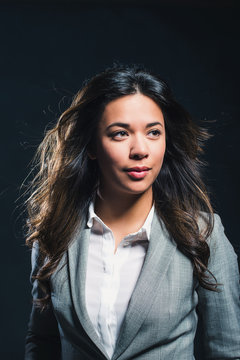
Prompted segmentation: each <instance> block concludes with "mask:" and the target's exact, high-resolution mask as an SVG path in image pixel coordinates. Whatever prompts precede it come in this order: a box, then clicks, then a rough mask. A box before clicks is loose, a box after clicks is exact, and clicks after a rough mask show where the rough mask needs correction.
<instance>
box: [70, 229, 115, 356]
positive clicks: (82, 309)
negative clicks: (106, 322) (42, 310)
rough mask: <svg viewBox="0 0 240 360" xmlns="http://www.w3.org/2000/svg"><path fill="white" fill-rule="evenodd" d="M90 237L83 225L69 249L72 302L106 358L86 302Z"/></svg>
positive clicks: (88, 230) (89, 333)
mask: <svg viewBox="0 0 240 360" xmlns="http://www.w3.org/2000/svg"><path fill="white" fill-rule="evenodd" d="M89 237H90V229H88V228H86V227H85V226H83V225H81V226H80V227H79V230H78V231H77V232H76V234H75V236H74V239H73V242H72V244H71V245H70V247H69V249H68V264H69V277H70V288H71V295H72V302H73V306H74V309H75V312H76V314H77V317H78V319H79V320H80V322H81V325H82V327H83V328H84V330H85V332H86V333H87V335H88V336H89V338H90V339H91V340H92V341H93V342H94V343H95V345H96V346H97V347H98V348H99V349H100V350H101V352H102V353H103V354H104V355H105V356H106V358H108V359H109V357H108V355H107V354H106V352H105V349H104V347H103V346H102V344H101V342H100V340H99V337H98V335H97V333H96V332H95V330H94V327H93V325H92V322H91V320H90V318H89V316H88V313H87V309H86V303H85V280H86V270H87V259H88V244H89Z"/></svg>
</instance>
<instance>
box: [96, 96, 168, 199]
mask: <svg viewBox="0 0 240 360" xmlns="http://www.w3.org/2000/svg"><path fill="white" fill-rule="evenodd" d="M165 147H166V141H165V126H164V118H163V114H162V111H161V110H160V108H159V106H158V105H157V104H156V103H155V102H154V101H153V100H152V99H150V98H149V97H147V96H145V95H143V94H134V95H127V96H124V97H121V98H118V99H116V100H114V101H111V102H110V103H109V104H108V105H107V106H106V107H105V110H104V112H103V115H102V118H101V120H100V122H99V128H98V134H97V141H96V148H95V153H94V156H95V157H96V159H97V161H98V165H99V168H100V173H101V174H100V187H101V190H102V191H103V194H104V192H105V191H110V192H111V193H114V194H119V193H120V194H126V193H127V194H141V193H144V192H146V191H148V190H149V189H151V188H152V184H153V182H154V180H155V179H156V177H157V175H158V174H159V171H160V170H161V166H162V163H163V158H164V153H165Z"/></svg>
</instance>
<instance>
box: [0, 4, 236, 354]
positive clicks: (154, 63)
mask: <svg viewBox="0 0 240 360" xmlns="http://www.w3.org/2000/svg"><path fill="white" fill-rule="evenodd" d="M0 38H1V42H0V46H1V48H0V54H1V55H0V73H1V76H0V79H1V82H0V83H1V85H0V86H1V92H0V94H1V95H0V102H1V120H0V121H1V135H0V136H1V152H0V154H1V164H2V171H1V175H0V179H1V184H0V186H1V187H0V200H1V220H2V223H1V230H2V233H1V242H2V246H1V249H2V251H1V266H2V269H1V274H2V276H1V311H2V314H1V321H0V324H1V333H0V342H1V347H0V357H1V358H2V359H5V360H6V359H11V360H14V359H22V358H23V348H24V336H25V332H26V326H27V322H28V317H29V311H30V307H31V296H30V284H29V273H30V252H29V250H28V249H27V248H26V247H25V246H24V237H23V235H22V232H21V225H22V217H21V210H22V209H21V208H20V207H19V205H20V204H21V202H22V200H21V199H19V200H18V201H17V202H16V200H17V199H18V198H19V196H20V195H21V194H22V193H23V190H24V188H23V190H22V191H21V190H20V186H21V183H22V182H23V181H24V179H25V177H26V176H27V174H28V172H29V171H30V169H31V167H30V165H29V163H30V160H31V159H32V157H33V154H34V151H35V150H36V146H37V145H38V144H39V142H40V141H41V139H42V137H43V132H44V130H45V128H46V126H47V124H48V123H49V122H54V121H55V120H56V119H57V117H58V116H59V114H60V113H61V112H62V111H63V110H64V109H65V108H66V107H67V106H68V105H69V104H70V101H71V97H72V96H73V94H74V93H75V92H76V91H77V90H78V89H79V88H80V87H81V85H82V83H83V81H84V80H85V79H87V78H90V77H91V76H93V75H95V74H96V73H98V72H100V71H102V70H104V68H106V67H108V66H111V65H112V64H113V62H120V63H140V64H143V65H145V66H146V67H147V68H149V69H150V70H153V71H154V72H157V73H159V74H161V76H162V77H163V78H164V79H165V80H167V81H168V82H169V84H170V85H171V87H172V89H173V91H174V93H175V95H176V98H177V99H178V101H179V102H180V103H182V104H183V105H184V106H185V107H186V108H187V109H188V110H189V112H190V113H191V114H192V115H193V117H194V118H196V119H197V121H198V120H204V119H205V120H211V121H212V120H215V122H211V123H209V124H208V127H209V128H210V131H211V132H212V133H213V134H214V135H215V136H214V137H213V138H212V139H211V140H210V141H209V142H208V146H207V149H206V156H205V159H206V160H207V161H208V163H209V167H208V171H207V173H206V178H207V183H208V185H209V186H210V191H211V197H212V200H213V203H214V206H215V209H216V211H217V212H218V213H219V214H220V216H221V218H222V221H223V224H224V226H225V229H226V233H227V235H228V237H229V239H230V241H231V242H232V244H233V245H234V247H235V250H236V252H237V253H238V254H239V251H240V250H239V239H238V233H239V229H238V225H239V209H238V206H239V205H238V204H239V189H238V186H239V161H238V157H239V143H240V136H239V135H240V126H239V104H238V100H239V92H238V88H239V61H240V56H239V6H238V5H237V2H234V1H229V0H228V1H220V0H219V1H192V2H191V1H156V2H154V1H148V2H141V1H138V2H134V1H111V2H108V1H90V0H89V1H88V2H84V1H82V2H81V1H78V2H77V1H75V2H70V1H65V2H64V1H59V2H53V1H50V0H49V1H48V2H45V1H42V2H38V1H34V2H31V1H29V2H23V1H18V2H11V1H10V2H0Z"/></svg>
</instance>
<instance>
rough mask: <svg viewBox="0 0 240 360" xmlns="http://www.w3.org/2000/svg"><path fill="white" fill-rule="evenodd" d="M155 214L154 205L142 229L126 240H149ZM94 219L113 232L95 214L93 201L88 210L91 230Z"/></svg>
mask: <svg viewBox="0 0 240 360" xmlns="http://www.w3.org/2000/svg"><path fill="white" fill-rule="evenodd" d="M153 214H154V205H153V206H152V208H151V210H150V212H149V213H148V216H147V218H146V220H145V222H144V224H143V226H142V227H141V229H139V230H138V231H137V232H135V233H131V234H129V235H127V236H126V238H128V240H130V239H131V238H135V237H137V238H138V240H149V239H150V232H151V225H152V219H153ZM94 219H95V220H96V221H97V222H98V223H100V224H101V225H102V226H103V227H105V228H106V229H108V230H111V229H110V228H109V227H108V226H107V225H105V224H104V222H103V221H102V220H101V219H100V218H99V217H98V216H97V214H96V213H95V211H94V202H93V201H92V202H91V203H90V206H89V209H88V221H87V226H88V227H89V228H92V227H93V225H94Z"/></svg>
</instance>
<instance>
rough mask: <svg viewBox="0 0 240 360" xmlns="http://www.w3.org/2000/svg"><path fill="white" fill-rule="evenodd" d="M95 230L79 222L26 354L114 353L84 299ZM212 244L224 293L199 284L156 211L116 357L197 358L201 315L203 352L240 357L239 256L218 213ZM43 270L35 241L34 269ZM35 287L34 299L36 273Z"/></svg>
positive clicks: (91, 357) (92, 358)
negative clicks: (90, 243)
mask: <svg viewBox="0 0 240 360" xmlns="http://www.w3.org/2000/svg"><path fill="white" fill-rule="evenodd" d="M89 234H90V230H89V229H87V228H85V227H80V228H79V230H78V231H77V233H76V234H75V236H74V238H73V241H72V243H71V245H70V247H69V249H68V251H67V252H66V254H65V255H64V257H63V258H62V260H61V262H60V264H59V267H58V270H57V271H56V272H55V273H54V275H53V276H52V278H51V281H50V291H51V305H50V306H49V308H48V310H47V311H44V312H42V313H41V312H40V311H39V310H38V309H37V308H36V307H35V306H33V309H32V313H31V316H30V322H29V328H28V335H27V338H26V351H25V360H33V359H35V360H36V359H40V360H47V359H51V360H54V359H62V360H80V359H83V360H96V359H105V360H106V359H109V357H108V355H107V354H106V352H105V350H104V347H103V345H102V344H101V342H100V340H99V338H98V336H97V334H96V332H95V330H94V328H93V326H92V323H91V321H90V319H89V316H88V314H87V310H86V304H85V277H86V265H87V254H88V239H89ZM209 246H210V250H211V258H210V262H209V269H210V271H211V272H212V273H213V274H214V275H215V277H216V278H217V281H218V283H221V284H222V286H221V292H219V293H216V292H212V291H208V290H205V289H203V288H201V287H200V286H199V284H198V281H197V279H196V277H195V276H194V275H193V266H192V263H191V261H190V260H189V259H188V258H187V257H186V256H184V255H183V254H182V253H181V252H180V251H179V250H178V249H177V247H176V244H175V242H174V241H173V240H172V239H171V238H170V237H169V234H168V232H167V231H166V229H165V226H164V225H163V223H162V221H161V220H159V219H158V217H157V216H156V214H155V215H154V218H153V223H152V229H151V237H150V242H149V248H148V251H147V254H146V258H145V262H144V264H143V267H142V270H141V273H140V276H139V279H138V282H137V284H136V287H135V289H134V291H133V294H132V297H131V300H130V302H129V306H128V309H127V312H126V316H125V318H124V321H123V324H122V327H121V330H120V334H119V337H118V339H117V343H116V348H115V352H114V354H113V356H112V360H117V359H118V360H126V359H129V360H130V359H136V360H193V359H194V358H195V357H194V338H195V333H196V328H197V322H198V319H200V320H201V323H202V331H203V332H202V334H201V337H202V339H203V342H204V345H203V346H204V351H205V352H204V354H205V355H204V357H203V358H202V359H240V305H239V273H238V265H237V256H236V254H235V252H234V251H233V248H232V246H231V244H230V243H229V241H228V240H227V238H226V236H225V235H224V230H223V226H222V224H221V220H220V218H219V216H218V215H215V226H214V230H213V233H212V235H211V237H210V239H209ZM64 264H65V265H64ZM37 269H38V247H37V245H36V246H35V247H34V249H33V251H32V274H35V273H36V272H37ZM32 294H33V298H36V297H38V296H41V290H40V289H39V286H38V284H37V281H36V280H35V281H33V291H32ZM195 351H196V349H195Z"/></svg>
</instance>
